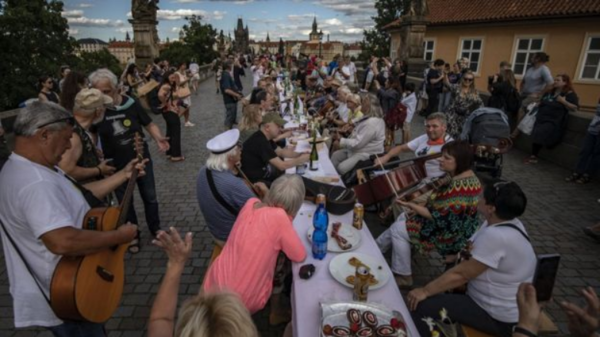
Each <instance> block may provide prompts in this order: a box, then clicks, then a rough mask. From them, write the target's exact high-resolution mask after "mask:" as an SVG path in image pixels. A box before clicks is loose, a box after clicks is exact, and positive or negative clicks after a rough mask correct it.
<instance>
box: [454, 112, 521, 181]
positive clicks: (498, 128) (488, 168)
mask: <svg viewBox="0 0 600 337" xmlns="http://www.w3.org/2000/svg"><path fill="white" fill-rule="evenodd" d="M460 138H461V139H462V140H467V141H468V142H469V143H470V144H471V145H473V147H474V151H475V172H477V173H483V172H485V173H489V175H491V176H492V178H500V176H501V175H502V164H503V159H502V154H504V153H506V152H507V151H508V150H510V148H511V147H512V141H511V140H510V126H509V124H508V118H507V117H506V114H505V113H504V111H502V110H500V109H496V108H488V107H485V108H479V109H477V110H475V111H473V112H472V113H471V115H470V116H469V118H467V120H466V121H465V124H464V125H463V131H462V134H461V135H460Z"/></svg>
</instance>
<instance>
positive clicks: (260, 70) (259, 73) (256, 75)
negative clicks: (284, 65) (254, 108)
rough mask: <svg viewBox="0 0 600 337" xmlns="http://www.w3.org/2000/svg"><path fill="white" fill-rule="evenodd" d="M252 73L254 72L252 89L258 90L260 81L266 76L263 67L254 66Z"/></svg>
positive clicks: (251, 69)
mask: <svg viewBox="0 0 600 337" xmlns="http://www.w3.org/2000/svg"><path fill="white" fill-rule="evenodd" d="M250 71H252V87H253V88H256V87H257V86H258V81H259V80H260V79H261V78H262V76H263V74H264V70H263V67H262V66H254V65H253V66H252V67H250Z"/></svg>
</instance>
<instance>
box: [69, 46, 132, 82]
mask: <svg viewBox="0 0 600 337" xmlns="http://www.w3.org/2000/svg"><path fill="white" fill-rule="evenodd" d="M70 65H71V67H72V68H73V69H75V70H77V71H79V72H81V73H83V74H90V73H92V72H93V71H95V70H97V69H99V68H108V69H109V70H110V71H112V72H113V73H114V74H115V75H117V76H121V73H122V72H123V69H122V68H121V65H120V64H119V60H118V59H117V58H116V57H115V56H114V55H113V54H111V53H110V52H109V51H108V49H102V50H100V51H96V52H91V53H86V52H83V53H81V55H80V58H79V59H78V60H77V61H76V62H75V63H74V64H73V63H70Z"/></svg>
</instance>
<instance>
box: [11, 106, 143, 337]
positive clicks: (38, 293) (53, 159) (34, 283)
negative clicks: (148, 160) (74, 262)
mask: <svg viewBox="0 0 600 337" xmlns="http://www.w3.org/2000/svg"><path fill="white" fill-rule="evenodd" d="M74 123H75V122H74V119H73V116H72V115H71V113H69V112H68V111H66V110H65V109H64V108H62V107H60V106H59V105H57V104H53V103H43V102H35V103H32V104H30V105H29V106H27V107H26V108H24V109H22V110H21V111H20V112H19V115H18V116H17V119H16V121H15V125H14V131H15V136H16V137H15V148H14V152H13V153H12V155H11V156H10V158H9V159H8V161H7V162H6V165H5V166H4V168H3V169H2V172H0V186H2V188H1V189H0V220H1V221H2V223H3V226H2V228H0V233H2V234H1V235H2V246H3V248H4V257H5V260H6V266H7V269H6V270H7V273H8V278H9V282H10V291H11V295H12V297H13V310H14V318H15V327H16V328H23V327H29V326H42V327H46V328H48V329H49V330H51V331H52V332H53V333H54V334H55V335H56V336H104V328H103V326H102V324H95V323H86V322H72V321H65V322H63V321H62V320H61V319H60V318H58V317H57V316H56V315H55V314H54V312H53V311H52V309H51V307H50V305H49V301H48V298H49V296H50V282H51V280H52V276H53V272H54V269H55V268H56V265H57V264H58V262H59V260H60V259H61V257H62V256H82V255H87V254H92V253H95V252H98V251H100V250H103V249H107V248H109V247H114V246H116V245H121V244H126V243H128V242H131V241H132V240H133V239H135V237H136V234H137V226H135V225H132V224H125V225H123V226H121V227H119V228H118V229H117V230H114V231H107V232H102V231H92V230H83V229H81V227H82V224H83V218H84V216H85V214H86V213H87V211H88V210H89V209H90V206H89V204H88V202H87V201H86V198H88V199H93V198H94V197H95V198H97V199H102V198H104V197H105V196H106V195H107V194H108V193H110V192H111V191H113V190H114V189H116V188H117V187H119V186H120V185H121V184H123V183H124V182H126V181H127V180H128V179H129V177H130V176H131V172H132V170H133V166H134V162H131V163H130V164H129V165H127V167H126V168H124V169H123V170H121V171H119V172H117V173H115V174H113V175H112V176H110V177H108V178H106V179H104V180H101V181H97V182H94V183H91V184H88V185H86V186H85V188H84V187H81V186H79V187H78V186H76V185H75V184H74V183H73V182H72V181H71V180H70V179H69V178H67V177H66V175H65V174H64V172H63V171H62V170H60V169H59V168H58V166H57V165H58V163H59V161H60V159H61V156H62V154H63V153H64V152H65V151H66V150H67V149H68V148H69V147H70V145H71V143H70V138H71V135H72V133H73V125H74ZM138 168H140V169H141V168H142V165H138ZM27 266H28V267H29V270H28V268H27ZM53 300H56V299H53ZM75 331H81V332H75Z"/></svg>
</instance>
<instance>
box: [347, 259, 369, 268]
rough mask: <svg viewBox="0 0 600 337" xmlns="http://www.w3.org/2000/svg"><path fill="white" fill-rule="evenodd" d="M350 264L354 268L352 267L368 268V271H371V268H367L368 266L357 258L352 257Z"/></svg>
mask: <svg viewBox="0 0 600 337" xmlns="http://www.w3.org/2000/svg"><path fill="white" fill-rule="evenodd" d="M348 263H349V264H350V265H351V266H352V267H360V266H365V267H367V269H369V270H371V268H370V267H369V266H367V265H366V264H364V263H362V261H361V260H359V259H358V258H357V257H354V256H353V257H351V258H350V259H349V260H348Z"/></svg>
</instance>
